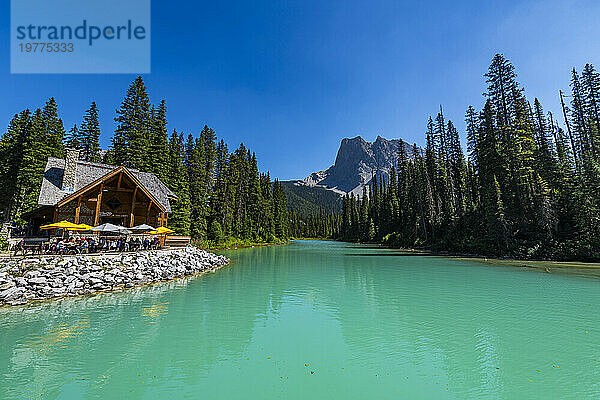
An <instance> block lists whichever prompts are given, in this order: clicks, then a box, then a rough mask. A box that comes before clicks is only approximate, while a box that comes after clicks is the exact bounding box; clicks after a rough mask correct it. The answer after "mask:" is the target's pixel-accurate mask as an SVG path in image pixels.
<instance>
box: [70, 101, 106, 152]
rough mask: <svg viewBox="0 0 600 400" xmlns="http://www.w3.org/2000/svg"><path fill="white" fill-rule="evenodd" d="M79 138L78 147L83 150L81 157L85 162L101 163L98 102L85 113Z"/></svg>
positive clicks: (93, 103)
mask: <svg viewBox="0 0 600 400" xmlns="http://www.w3.org/2000/svg"><path fill="white" fill-rule="evenodd" d="M77 138H78V140H77V142H78V143H77V146H76V147H78V148H80V149H81V151H80V153H79V157H80V158H81V159H82V160H85V161H92V162H100V161H101V156H100V143H99V139H100V122H99V121H98V107H97V106H96V102H92V104H91V105H90V108H89V109H88V110H87V111H86V112H85V115H84V117H83V123H82V124H81V127H80V129H79V133H78V135H77Z"/></svg>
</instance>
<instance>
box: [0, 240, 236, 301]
mask: <svg viewBox="0 0 600 400" xmlns="http://www.w3.org/2000/svg"><path fill="white" fill-rule="evenodd" d="M228 262H229V260H228V259H227V258H225V257H223V256H218V255H216V254H212V253H208V252H206V251H203V250H199V249H197V248H195V247H186V248H185V249H178V250H158V251H150V252H143V253H137V254H116V255H79V256H67V257H53V258H47V257H44V258H38V259H28V260H26V262H24V263H23V265H22V266H16V265H13V263H14V261H6V262H5V264H0V305H2V304H8V305H18V304H25V303H27V302H28V301H30V300H33V299H38V300H43V299H49V298H53V297H63V296H78V295H83V294H90V293H93V292H98V291H109V290H118V289H122V288H131V287H134V286H139V285H142V284H146V283H153V282H159V281H163V280H170V279H175V278H179V277H183V276H187V275H194V274H198V273H201V272H206V271H211V270H214V269H215V268H218V267H220V266H223V265H225V264H227V263H228ZM21 267H23V269H24V270H25V272H24V274H23V276H20V275H21V273H22V272H23V271H22V269H21Z"/></svg>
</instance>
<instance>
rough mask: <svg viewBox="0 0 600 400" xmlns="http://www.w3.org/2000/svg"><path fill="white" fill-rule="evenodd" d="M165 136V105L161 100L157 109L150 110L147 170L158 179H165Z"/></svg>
mask: <svg viewBox="0 0 600 400" xmlns="http://www.w3.org/2000/svg"><path fill="white" fill-rule="evenodd" d="M167 136H168V134H167V106H166V103H165V101H164V100H162V101H161V102H160V105H159V106H158V110H156V111H155V112H152V130H151V136H150V148H149V149H148V168H149V171H150V172H152V173H154V174H155V175H156V176H157V177H158V178H159V179H165V177H166V175H167V166H166V164H165V162H164V160H165V157H166V155H167V152H168V138H167Z"/></svg>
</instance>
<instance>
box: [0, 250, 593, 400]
mask: <svg viewBox="0 0 600 400" xmlns="http://www.w3.org/2000/svg"><path fill="white" fill-rule="evenodd" d="M227 255H228V256H229V257H231V259H232V261H233V263H232V265H231V266H229V267H227V268H224V269H222V270H220V271H218V272H216V273H214V274H210V275H207V276H204V277H199V278H195V279H187V280H180V281H174V282H169V283H166V284H159V285H155V286H151V287H146V288H138V289H134V290H130V291H126V292H122V293H115V294H103V295H98V296H94V297H86V298H77V299H65V300H61V301H55V302H47V303H43V304H37V305H31V306H25V307H18V308H8V309H7V308H3V309H0V399H13V398H14V399H21V398H27V399H29V398H35V399H81V398H83V399H87V398H90V399H95V398H100V399H178V398H193V399H195V398H212V399H272V398H281V399H304V400H306V399H328V400H329V399H384V398H385V399H387V398H389V399H392V398H394V399H395V398H402V397H403V398H411V399H417V398H420V399H432V398H509V399H517V398H541V399H549V398H572V399H583V398H591V399H598V398H600V319H599V318H598V316H599V315H598V305H599V304H600V280H597V279H591V278H582V277H574V276H565V275H562V276H561V275H555V274H545V273H541V272H539V271H532V270H523V269H517V268H511V267H494V266H488V265H482V264H478V263H476V262H467V261H456V260H450V259H444V258H439V257H427V256H412V255H406V254H403V253H398V252H394V251H390V250H383V249H376V248H368V247H361V246H356V245H349V244H343V243H336V242H318V241H307V242H295V243H293V244H291V245H288V246H279V247H269V248H259V249H247V250H238V251H232V252H228V253H227Z"/></svg>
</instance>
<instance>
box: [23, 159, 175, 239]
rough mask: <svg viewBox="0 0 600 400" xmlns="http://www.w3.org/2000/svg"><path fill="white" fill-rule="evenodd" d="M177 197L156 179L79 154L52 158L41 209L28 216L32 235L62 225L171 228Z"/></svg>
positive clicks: (47, 165)
mask: <svg viewBox="0 0 600 400" xmlns="http://www.w3.org/2000/svg"><path fill="white" fill-rule="evenodd" d="M175 201H177V196H176V195H175V193H173V192H172V191H171V190H170V189H169V188H168V187H167V186H166V185H165V184H164V183H163V182H162V181H161V180H160V179H159V178H158V177H157V176H156V175H154V174H152V173H149V172H141V171H138V170H135V169H131V168H126V167H124V166H113V165H106V164H99V163H93V162H87V161H83V160H79V150H76V149H67V150H66V158H65V159H60V158H54V157H49V158H48V161H47V163H46V168H45V170H44V177H43V180H42V185H41V188H40V195H39V198H38V206H39V207H38V208H37V209H35V210H33V211H31V212H29V213H27V214H26V215H24V217H25V219H26V220H29V227H28V231H29V234H35V233H37V232H38V230H39V227H40V226H41V225H45V224H49V223H52V222H58V221H63V220H65V221H70V222H73V223H76V224H87V225H91V226H97V225H99V224H103V223H106V222H110V223H112V224H115V225H122V226H126V227H133V226H136V225H140V224H148V225H151V226H154V227H161V226H167V220H168V216H169V213H171V203H172V202H175Z"/></svg>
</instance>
